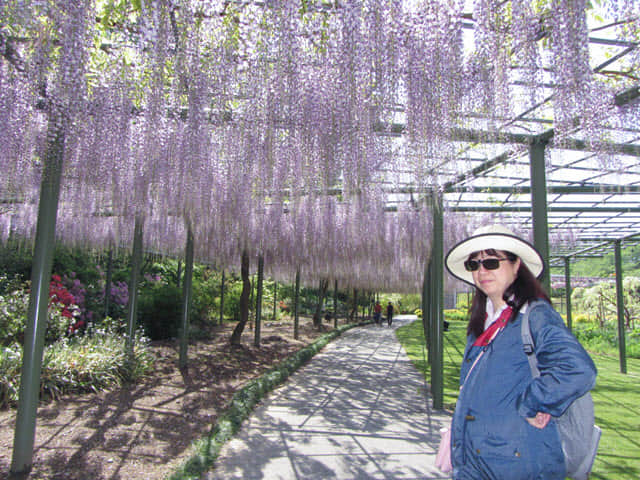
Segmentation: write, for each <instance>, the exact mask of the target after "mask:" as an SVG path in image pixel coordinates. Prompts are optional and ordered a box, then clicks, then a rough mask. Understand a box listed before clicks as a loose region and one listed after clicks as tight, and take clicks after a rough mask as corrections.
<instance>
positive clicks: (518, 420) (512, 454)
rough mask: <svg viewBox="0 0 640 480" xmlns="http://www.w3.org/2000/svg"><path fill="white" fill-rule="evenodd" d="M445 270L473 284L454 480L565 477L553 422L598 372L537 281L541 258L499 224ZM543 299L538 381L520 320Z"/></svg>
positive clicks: (536, 323) (537, 334) (537, 315)
mask: <svg viewBox="0 0 640 480" xmlns="http://www.w3.org/2000/svg"><path fill="white" fill-rule="evenodd" d="M445 264H446V266H447V269H448V270H449V272H450V273H451V274H452V275H453V276H455V277H457V278H458V279H460V280H463V281H465V282H467V283H469V284H471V285H473V286H474V287H475V294H474V298H473V303H472V306H471V317H470V319H469V324H468V328H467V333H468V338H467V346H466V348H465V352H464V358H463V361H462V368H461V371H460V385H461V390H460V395H459V396H458V401H457V404H456V409H455V412H454V416H453V421H452V426H451V460H452V464H453V478H454V479H464V480H469V479H471V480H473V479H483V480H484V479H492V480H493V479H495V480H500V479H505V480H506V479H509V480H517V479H523V480H524V479H526V480H532V479H540V480H554V479H558V480H564V478H565V473H566V471H565V464H564V456H563V453H562V446H561V444H560V438H559V436H558V431H557V428H556V425H555V422H554V421H553V419H552V417H554V416H560V415H561V414H562V413H563V412H564V411H565V409H566V408H567V407H568V406H569V405H570V404H571V402H573V401H574V400H575V399H576V398H578V397H580V396H582V395H583V394H585V393H586V392H588V391H589V390H591V389H592V388H593V386H594V385H595V377H596V368H595V365H594V363H593V361H592V360H591V358H590V357H589V355H588V354H587V352H586V351H585V350H584V349H583V348H582V346H581V345H580V343H579V342H578V341H577V340H576V339H575V337H574V336H573V335H572V334H571V332H569V330H568V329H567V328H566V327H565V325H564V323H563V321H562V318H561V317H560V315H558V313H557V312H556V311H555V310H554V309H553V307H552V306H551V304H550V303H548V302H549V297H548V295H547V294H546V293H545V292H544V290H543V288H542V286H541V285H540V283H539V282H538V281H537V280H536V277H538V276H539V275H540V274H541V273H542V271H543V269H544V264H543V260H542V257H541V256H540V254H539V253H538V252H537V251H536V249H535V248H534V247H533V246H532V245H530V244H529V243H528V242H526V241H524V240H522V239H520V238H518V237H516V236H515V235H514V234H513V233H512V232H511V231H509V230H508V229H507V228H504V227H502V226H498V225H494V226H488V227H482V228H480V229H478V230H477V231H476V232H474V234H473V235H472V236H471V237H469V238H467V239H466V240H464V241H462V242H460V243H459V244H457V245H456V246H455V247H453V248H452V249H451V251H450V252H449V253H448V254H447V257H446V259H445ZM537 298H542V299H544V300H546V302H545V303H544V304H543V305H541V306H538V307H536V308H535V309H533V310H532V311H531V312H530V317H529V323H530V329H531V332H532V336H533V340H534V343H535V350H536V356H537V360H538V368H539V370H540V373H541V375H540V376H539V377H537V378H535V379H534V378H533V377H532V374H531V370H530V368H529V363H528V361H527V356H526V354H525V353H524V350H523V346H522V336H521V330H520V321H521V319H522V314H523V313H524V311H525V309H526V308H527V303H528V302H530V301H532V300H535V299H537Z"/></svg>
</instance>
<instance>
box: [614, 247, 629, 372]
mask: <svg viewBox="0 0 640 480" xmlns="http://www.w3.org/2000/svg"><path fill="white" fill-rule="evenodd" d="M614 249H615V258H616V299H617V301H616V306H617V310H618V350H619V354H620V373H627V341H626V335H625V328H624V290H623V285H622V253H621V252H620V240H616V241H615V242H614Z"/></svg>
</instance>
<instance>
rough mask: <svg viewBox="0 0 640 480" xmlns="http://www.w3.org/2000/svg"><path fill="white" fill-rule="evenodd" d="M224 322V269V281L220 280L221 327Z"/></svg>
mask: <svg viewBox="0 0 640 480" xmlns="http://www.w3.org/2000/svg"><path fill="white" fill-rule="evenodd" d="M223 322H224V268H223V269H222V279H221V280H220V325H222V323H223Z"/></svg>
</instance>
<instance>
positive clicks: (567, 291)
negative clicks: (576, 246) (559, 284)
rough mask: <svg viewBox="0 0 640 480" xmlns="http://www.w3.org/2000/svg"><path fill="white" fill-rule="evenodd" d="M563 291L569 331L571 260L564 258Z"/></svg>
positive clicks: (570, 321)
mask: <svg viewBox="0 0 640 480" xmlns="http://www.w3.org/2000/svg"><path fill="white" fill-rule="evenodd" d="M564 290H565V294H566V296H567V298H566V300H565V301H566V302H567V327H568V328H569V330H571V325H572V319H571V258H569V257H564Z"/></svg>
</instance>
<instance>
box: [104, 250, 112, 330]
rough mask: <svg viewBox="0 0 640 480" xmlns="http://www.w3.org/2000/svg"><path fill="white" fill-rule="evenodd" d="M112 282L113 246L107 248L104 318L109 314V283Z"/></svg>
mask: <svg viewBox="0 0 640 480" xmlns="http://www.w3.org/2000/svg"><path fill="white" fill-rule="evenodd" d="M112 282H113V248H109V255H108V257H107V279H106V282H105V284H104V318H107V317H108V316H109V310H110V304H111V283H112Z"/></svg>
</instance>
